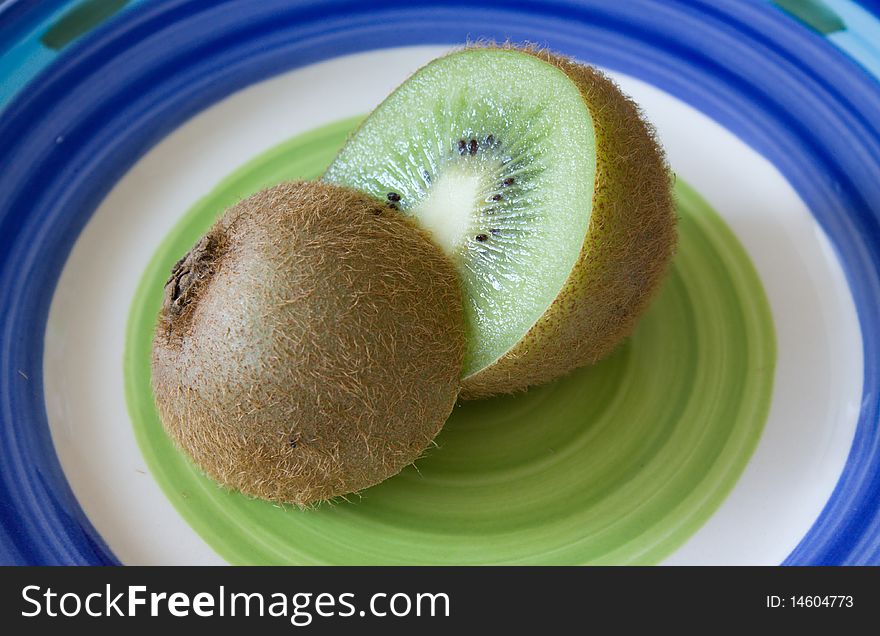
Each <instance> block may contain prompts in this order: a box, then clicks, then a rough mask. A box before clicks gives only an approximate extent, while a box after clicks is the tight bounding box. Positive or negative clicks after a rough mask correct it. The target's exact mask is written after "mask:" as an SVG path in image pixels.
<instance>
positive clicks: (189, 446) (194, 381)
mask: <svg viewBox="0 0 880 636" xmlns="http://www.w3.org/2000/svg"><path fill="white" fill-rule="evenodd" d="M464 346H465V344H464V327H463V311H462V300H461V292H460V290H459V284H458V281H457V279H456V274H455V271H454V268H453V266H452V264H451V263H450V261H449V260H448V258H447V257H446V256H445V255H444V254H443V253H442V252H441V250H440V249H439V248H438V247H437V246H435V245H434V244H433V243H432V242H431V241H430V239H429V238H428V236H427V235H426V234H425V233H424V232H423V231H422V230H420V229H418V228H417V227H416V226H415V225H414V224H413V223H412V222H410V221H409V220H407V219H406V218H405V217H403V216H402V215H400V214H397V213H395V212H394V211H393V210H390V209H388V208H387V207H386V206H384V205H382V204H381V203H379V202H376V201H375V200H373V199H372V198H370V197H368V196H366V195H363V194H360V193H357V192H355V191H353V190H349V189H346V188H342V187H339V186H332V185H328V184H323V183H309V182H298V183H284V184H281V185H278V186H275V187H272V188H269V189H267V190H263V191H261V192H259V193H257V194H255V195H253V196H251V197H249V198H247V199H245V200H243V201H241V202H240V203H238V204H237V205H235V206H234V207H232V208H230V209H229V210H228V211H226V213H225V214H224V215H223V217H222V218H221V219H220V220H219V221H217V222H216V223H215V225H214V226H213V227H212V228H211V229H210V230H209V231H208V233H207V234H206V235H205V236H204V237H203V238H202V239H201V240H200V241H199V242H198V243H197V244H196V245H195V246H194V247H193V248H192V249H191V250H190V252H189V253H188V254H186V255H185V256H184V257H183V258H182V259H181V260H180V261H179V262H178V263H177V264H176V265H175V266H174V269H173V272H172V275H171V278H170V279H169V280H168V283H167V284H166V286H165V297H164V303H163V306H162V309H161V312H160V314H159V320H158V327H157V330H156V334H155V338H154V342H153V356H152V383H153V391H154V397H155V402H156V405H157V407H158V410H159V414H160V416H161V419H162V422H163V424H164V426H165V428H166V430H167V431H168V433H169V435H170V436H171V437H172V438H173V439H174V441H175V442H176V443H177V444H178V445H179V447H180V448H181V449H183V450H184V451H185V452H186V453H187V454H188V455H189V456H190V457H191V458H192V460H193V461H194V462H195V463H196V464H197V465H198V466H199V467H200V468H201V469H202V470H203V471H204V472H205V473H207V474H208V475H209V476H210V477H212V478H213V479H214V480H216V481H217V482H219V483H220V484H222V485H224V486H227V487H230V488H233V489H237V490H240V491H241V492H243V493H245V494H247V495H251V496H255V497H260V498H263V499H268V500H272V501H276V502H290V503H294V504H298V505H302V506H306V505H310V504H313V503H315V502H318V501H321V500H325V499H330V498H333V497H337V496H340V495H345V494H348V493H352V492H356V491H359V490H361V489H363V488H366V487H368V486H371V485H373V484H376V483H378V482H381V481H382V480H384V479H386V478H388V477H390V476H392V475H394V474H396V473H397V472H399V471H400V470H401V469H402V468H404V467H405V466H407V465H408V464H411V463H412V462H413V461H414V460H416V459H417V458H418V457H419V456H420V455H421V454H422V453H423V452H424V451H425V449H426V448H427V447H428V445H429V444H430V443H431V441H432V440H433V438H434V436H435V435H436V434H437V433H438V431H439V430H440V428H441V427H442V425H443V423H444V421H445V420H446V418H447V416H448V415H449V413H450V412H451V410H452V408H453V405H454V403H455V400H456V397H457V395H458V391H459V387H460V373H461V365H462V359H463V355H464Z"/></svg>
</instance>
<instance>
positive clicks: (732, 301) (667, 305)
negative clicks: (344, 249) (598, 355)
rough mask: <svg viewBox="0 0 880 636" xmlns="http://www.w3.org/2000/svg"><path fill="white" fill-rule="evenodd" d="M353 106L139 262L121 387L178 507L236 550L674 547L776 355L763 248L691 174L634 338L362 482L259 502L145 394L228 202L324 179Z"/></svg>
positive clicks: (481, 413) (567, 551) (764, 399)
mask: <svg viewBox="0 0 880 636" xmlns="http://www.w3.org/2000/svg"><path fill="white" fill-rule="evenodd" d="M358 121H359V118H358V119H349V120H345V121H340V122H337V123H333V124H331V125H328V126H325V127H322V128H320V129H316V130H313V131H311V132H308V133H306V134H303V135H300V136H297V137H296V138H294V139H291V140H289V141H287V142H285V143H283V144H281V145H279V146H277V147H275V148H273V149H271V150H269V151H267V152H266V153H264V154H263V155H261V156H259V157H257V158H256V159H254V160H252V161H250V162H249V163H248V164H246V165H245V166H244V167H242V168H241V169H239V170H238V171H236V172H235V173H233V174H232V175H231V176H229V177H228V178H226V179H225V180H223V181H222V182H221V183H220V184H219V185H218V186H217V187H216V188H215V189H214V190H213V191H212V192H210V193H209V194H208V195H207V196H205V197H204V198H203V199H201V200H200V201H199V202H198V203H197V204H196V205H195V206H194V207H193V208H192V209H191V210H189V211H188V212H187V213H186V215H185V216H184V217H183V218H182V219H181V220H180V222H179V223H178V224H177V226H176V227H175V228H174V229H173V230H172V232H171V233H170V235H169V236H168V237H167V238H166V239H165V240H164V241H163V243H162V244H161V245H160V246H159V249H158V250H157V252H156V254H155V255H154V256H153V259H152V261H151V262H150V264H149V266H148V267H147V270H146V271H145V272H144V275H143V278H142V280H141V282H140V285H139V287H138V289H137V292H136V294H135V297H134V302H133V304H132V308H131V314H130V316H129V322H128V329H127V334H126V348H125V360H124V367H125V387H126V399H127V402H128V408H129V412H130V414H131V418H132V422H133V425H134V432H135V436H136V438H137V441H138V443H139V444H140V448H141V451H142V452H143V455H144V457H145V459H146V462H147V464H148V466H149V468H150V470H151V472H152V474H153V476H154V478H155V479H156V480H157V482H158V483H159V485H160V486H161V487H162V489H163V490H164V492H165V493H166V495H167V496H168V498H169V499H170V500H171V502H172V503H173V504H174V506H175V508H176V509H177V510H178V512H179V513H180V514H181V515H182V516H183V517H184V518H185V519H186V520H187V522H188V523H189V524H190V525H191V526H192V527H193V528H194V529H195V531H196V532H198V534H199V535H201V537H202V538H203V539H204V540H205V541H206V542H207V543H208V544H209V545H210V546H212V547H213V548H214V549H215V550H216V551H217V553H218V554H220V556H222V557H223V558H225V559H226V560H228V561H229V562H231V563H235V564H320V563H334V564H343V563H345V564H417V563H428V564H477V563H483V564H498V563H509V564H582V563H583V564H586V563H590V564H612V563H614V564H647V563H656V562H658V561H660V560H662V559H663V558H664V557H666V556H668V555H669V554H671V553H672V552H674V551H675V549H676V548H678V547H679V546H681V545H682V544H683V543H684V542H685V541H686V540H687V539H688V538H689V537H690V536H691V535H692V534H693V533H694V532H695V531H696V530H697V529H698V528H700V526H702V525H703V523H704V522H705V521H706V520H707V519H708V518H709V517H710V516H711V515H712V513H713V512H714V511H715V510H716V509H717V508H718V506H719V505H720V504H721V502H722V501H724V499H725V497H726V496H727V495H728V493H729V492H730V490H731V489H732V488H733V486H734V484H735V483H736V481H737V479H738V478H739V476H740V474H741V473H742V471H743V469H744V468H745V466H746V464H747V462H748V460H749V457H751V455H752V452H753V451H754V449H755V447H756V446H757V443H758V440H759V438H760V436H761V431H762V429H763V427H764V423H765V421H766V419H767V413H768V410H769V407H770V400H771V396H772V392H773V376H774V369H775V364H776V344H775V336H774V331H773V320H772V317H771V313H770V308H769V305H768V303H767V299H766V297H765V294H764V290H763V287H762V285H761V281H760V279H759V278H758V275H757V273H756V272H755V269H754V267H753V266H752V264H751V261H750V260H749V258H748V256H747V255H746V252H745V250H744V249H743V248H742V246H741V245H740V243H739V242H738V241H737V239H736V237H735V236H734V235H733V233H732V232H731V231H730V229H729V228H728V227H727V226H726V225H725V223H724V222H723V221H722V220H721V218H720V217H719V216H718V215H717V214H716V213H715V212H714V211H713V210H712V208H711V207H710V206H709V205H708V204H707V203H706V202H705V201H704V200H703V199H701V198H700V196H699V195H698V194H697V193H696V192H694V191H693V190H692V189H691V188H689V187H688V186H687V185H686V184H684V183H682V181H681V180H679V181H678V183H677V184H676V188H675V189H676V195H677V199H678V207H679V215H680V219H681V220H680V226H679V227H680V245H679V250H678V254H677V255H676V258H675V262H674V266H673V267H672V270H671V272H670V274H669V277H668V279H667V281H666V283H665V285H664V287H663V289H662V290H661V292H660V294H659V295H658V297H657V298H656V299H655V301H654V303H653V304H652V306H651V308H650V310H649V312H648V314H647V315H646V316H645V317H644V319H643V320H642V322H641V323H640V324H639V327H638V329H637V330H636V332H635V334H634V335H633V336H632V337H631V338H630V339H629V340H628V341H627V342H626V343H625V344H624V345H622V346H621V347H620V348H619V349H618V350H617V351H616V352H615V353H614V354H613V355H612V356H611V357H610V358H608V359H606V360H604V361H603V362H601V363H599V364H597V365H595V366H592V367H589V368H585V369H581V370H580V371H577V372H576V373H573V374H572V375H570V376H568V377H566V378H564V379H562V380H560V381H558V382H556V383H554V384H552V385H548V386H545V387H541V388H538V389H533V390H531V391H529V392H527V393H525V394H521V395H517V396H513V397H503V398H496V399H492V400H484V401H479V402H465V403H459V405H458V406H457V407H456V409H455V411H454V413H453V415H452V417H451V418H450V420H449V422H448V423H447V424H446V426H445V428H444V430H443V431H442V432H441V434H440V436H439V437H438V438H437V445H438V447H439V448H437V449H433V450H431V451H430V452H429V453H428V455H427V457H425V458H423V459H421V460H419V462H418V463H417V465H416V466H410V467H409V468H407V469H405V470H404V471H403V472H402V473H401V474H400V475H398V476H396V477H394V478H392V479H389V480H388V481H386V482H384V483H382V484H379V485H378V486H374V487H373V488H370V489H368V490H366V491H364V492H363V493H361V495H360V496H359V497H358V496H354V497H351V498H350V501H348V502H346V501H343V502H341V503H338V504H337V505H323V506H320V507H319V508H317V509H314V510H299V509H296V508H291V507H280V506H277V505H273V504H270V503H267V502H264V501H259V500H253V499H248V498H246V497H244V496H243V495H240V494H238V493H233V492H228V491H225V490H223V489H221V488H220V487H218V486H217V485H215V484H214V483H213V482H212V481H211V480H209V479H208V478H206V477H204V476H203V475H202V474H201V473H200V472H199V470H198V469H197V468H195V467H194V466H193V465H192V464H191V463H190V462H189V461H188V459H187V458H186V457H185V456H184V455H182V454H181V453H180V452H179V451H177V450H176V449H175V447H174V446H173V444H172V442H171V441H170V439H169V438H168V437H167V436H166V435H165V432H164V430H163V428H162V425H161V422H160V421H159V418H158V416H157V415H156V411H155V409H154V406H153V400H152V394H151V390H150V346H151V340H152V333H153V327H154V324H155V319H156V315H157V313H158V311H159V307H160V304H161V300H162V287H163V284H164V282H165V279H166V278H167V274H168V272H169V271H170V269H171V267H172V265H173V264H174V262H175V261H176V260H177V259H178V258H179V257H180V256H181V255H182V254H184V253H185V252H186V251H187V250H188V249H189V247H190V246H191V245H192V244H193V243H194V242H195V241H196V239H197V238H198V237H199V236H200V235H201V234H203V233H204V232H205V230H207V228H208V227H209V226H210V224H211V223H212V222H213V221H214V219H215V218H216V217H217V215H218V214H220V213H221V212H222V211H223V210H224V209H225V208H226V207H228V206H229V205H232V204H233V203H235V202H236V201H238V200H239V199H241V198H243V197H245V196H247V195H249V194H251V193H253V192H255V191H256V190H259V189H260V188H263V187H266V186H268V185H271V184H273V183H277V182H279V181H283V180H292V179H311V178H314V177H317V176H318V175H320V174H321V172H322V171H323V170H324V168H325V167H326V166H327V165H328V164H329V162H330V161H331V160H332V159H333V157H334V156H335V154H336V152H337V150H338V149H339V147H340V146H341V145H342V144H343V143H344V142H345V139H346V137H347V135H348V134H349V132H350V131H351V130H353V128H354V127H355V126H356V125H357V123H358Z"/></svg>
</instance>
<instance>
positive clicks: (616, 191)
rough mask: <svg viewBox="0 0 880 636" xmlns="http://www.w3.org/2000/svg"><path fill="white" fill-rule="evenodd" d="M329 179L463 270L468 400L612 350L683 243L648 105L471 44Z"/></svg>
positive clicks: (404, 90) (535, 55)
mask: <svg viewBox="0 0 880 636" xmlns="http://www.w3.org/2000/svg"><path fill="white" fill-rule="evenodd" d="M323 178H324V180H325V181H326V182H328V183H334V184H340V185H346V186H350V187H353V188H356V189H358V190H360V191H363V192H366V193H368V194H370V195H372V196H374V197H376V198H379V199H381V200H383V201H384V202H385V203H386V205H388V206H390V207H392V208H396V209H399V210H400V211H402V212H403V213H404V214H406V215H409V216H411V217H413V218H414V219H416V221H417V222H418V223H419V224H420V225H421V226H422V227H424V228H425V229H427V230H428V231H429V232H430V233H431V235H432V236H433V237H434V240H435V241H436V242H437V243H438V244H439V245H440V246H441V247H442V248H443V249H444V251H445V252H446V253H447V254H448V255H449V256H450V257H451V258H452V260H453V262H454V263H455V265H456V269H457V271H458V274H459V277H460V281H461V284H462V287H463V291H464V297H465V320H466V330H467V343H468V346H467V353H466V356H465V363H464V370H463V383H464V389H463V392H462V395H463V396H465V397H485V396H489V395H493V394H496V393H505V392H512V391H517V390H522V389H525V388H527V387H529V386H531V385H535V384H540V383H543V382H547V381H550V380H553V379H555V378H557V377H559V376H560V375H562V374H565V373H567V372H568V371H570V370H572V369H573V368H575V367H578V366H582V365H585V364H590V363H593V362H595V361H597V360H598V359H600V358H601V357H603V356H604V355H606V354H607V353H609V352H610V351H611V350H612V348H613V347H614V346H615V345H616V344H617V343H619V342H620V340H621V339H623V338H624V337H625V336H626V335H627V334H629V333H630V332H631V330H632V329H633V326H634V325H635V322H636V319H637V318H638V316H639V315H640V313H641V312H642V311H643V310H644V309H645V307H646V305H647V304H648V300H649V298H650V297H651V295H652V293H653V292H654V291H655V289H656V288H657V287H658V284H659V282H660V280H661V278H662V274H663V272H664V271H665V269H666V266H667V264H668V262H669V260H670V258H671V255H672V253H673V250H674V246H675V240H676V239H675V236H676V234H675V216H674V213H673V209H674V208H673V201H672V195H671V178H670V173H669V170H668V168H667V165H666V162H665V159H664V156H663V153H662V150H661V148H660V146H659V145H658V143H657V141H656V139H655V136H654V133H653V130H652V129H651V127H650V126H649V125H648V124H646V123H645V121H644V120H643V119H642V117H641V115H640V112H639V109H638V108H637V106H636V105H635V104H634V103H633V102H632V101H631V100H630V99H628V98H627V97H626V96H624V95H623V94H622V93H621V92H620V90H619V89H618V88H617V86H616V85H615V84H614V83H613V82H611V81H610V80H609V79H608V78H606V77H605V76H604V75H602V74H601V73H600V72H598V71H596V70H595V69H592V68H589V67H586V66H582V65H579V64H576V63H574V62H572V61H570V60H568V59H566V58H563V57H560V56H557V55H553V54H550V53H547V52H543V51H536V50H523V49H518V48H515V47H510V46H507V47H473V48H468V49H465V50H462V51H458V52H455V53H452V54H450V55H448V56H446V57H443V58H440V59H437V60H435V61H433V62H431V63H430V64H428V65H427V66H425V67H423V68H422V69H421V70H419V71H417V72H416V73H415V74H414V75H413V76H412V77H410V78H409V79H408V80H407V81H406V82H404V83H403V84H402V85H401V86H400V87H399V88H398V89H397V90H395V91H394V93H392V94H391V96H389V97H388V98H387V99H386V100H385V101H384V102H383V103H382V104H381V105H380V106H379V107H378V108H377V109H376V110H375V111H374V112H373V113H372V114H371V115H370V116H369V117H368V118H367V119H366V120H365V121H364V122H363V124H362V125H361V126H360V128H359V129H358V130H357V131H356V132H355V133H354V134H353V136H352V137H351V139H350V140H349V141H348V143H347V144H346V145H345V147H344V148H343V149H342V150H341V152H340V153H339V155H338V156H337V157H336V159H335V160H334V162H333V163H332V164H331V165H330V167H329V169H328V170H327V172H326V174H325V175H324V177H323Z"/></svg>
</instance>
